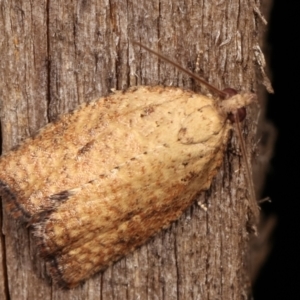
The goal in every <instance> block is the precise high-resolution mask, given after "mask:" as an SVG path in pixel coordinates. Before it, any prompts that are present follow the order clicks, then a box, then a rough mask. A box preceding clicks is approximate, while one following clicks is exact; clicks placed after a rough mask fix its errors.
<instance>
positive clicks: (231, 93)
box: [222, 88, 238, 99]
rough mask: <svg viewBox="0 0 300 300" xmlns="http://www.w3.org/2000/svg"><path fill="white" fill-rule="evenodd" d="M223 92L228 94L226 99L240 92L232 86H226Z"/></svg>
mask: <svg viewBox="0 0 300 300" xmlns="http://www.w3.org/2000/svg"><path fill="white" fill-rule="evenodd" d="M222 92H224V93H225V94H226V95H227V96H226V98H225V99H228V98H230V97H232V96H235V95H237V94H238V92H237V90H235V89H232V88H226V89H224V90H222Z"/></svg>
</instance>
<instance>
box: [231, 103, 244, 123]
mask: <svg viewBox="0 0 300 300" xmlns="http://www.w3.org/2000/svg"><path fill="white" fill-rule="evenodd" d="M246 115H247V113H246V108H245V107H241V108H239V109H238V110H237V112H236V113H235V116H234V114H233V113H229V114H228V119H229V120H230V122H231V123H235V122H236V120H238V121H239V122H242V121H243V120H244V119H245V118H246Z"/></svg>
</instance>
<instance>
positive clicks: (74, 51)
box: [0, 0, 263, 300]
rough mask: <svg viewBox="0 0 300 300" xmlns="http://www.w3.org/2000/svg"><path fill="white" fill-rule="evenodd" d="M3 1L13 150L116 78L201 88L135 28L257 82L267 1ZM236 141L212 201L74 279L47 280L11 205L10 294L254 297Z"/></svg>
mask: <svg viewBox="0 0 300 300" xmlns="http://www.w3.org/2000/svg"><path fill="white" fill-rule="evenodd" d="M0 5H1V11H2V18H0V28H1V37H0V38H1V43H0V47H1V48H0V53H1V61H0V64H1V69H0V78H1V80H0V93H1V94H0V100H1V126H2V137H3V151H4V152H5V151H8V150H9V149H10V148H12V147H13V146H15V145H17V144H18V143H19V142H20V141H21V140H22V139H23V138H25V137H26V136H28V135H31V134H33V133H34V132H36V130H38V129H39V128H41V127H42V126H44V125H45V124H46V123H47V122H49V121H51V120H53V119H55V118H56V117H57V116H58V115H59V114H61V113H64V112H67V111H70V110H71V109H73V108H74V107H76V106H77V105H78V104H79V103H82V102H84V101H90V100H93V99H94V98H97V97H99V96H102V95H106V94H108V93H109V90H110V89H111V88H117V89H123V88H126V87H128V86H131V85H136V84H147V85H156V84H165V85H175V86H181V87H185V88H193V89H196V90H199V88H198V87H196V86H195V84H194V83H193V81H192V80H191V79H190V78H188V77H187V76H185V75H183V74H181V73H180V72H178V71H177V70H175V69H174V67H173V66H170V65H168V64H166V63H164V62H160V61H159V60H158V59H157V58H156V57H154V56H152V55H151V54H149V53H147V52H145V51H144V50H142V51H140V50H139V48H138V47H136V46H134V47H133V46H132V44H130V40H132V39H134V40H139V41H140V42H142V43H143V44H145V45H148V46H150V47H151V48H153V49H155V50H159V51H161V52H162V53H164V54H166V55H168V56H169V57H172V58H173V59H174V60H176V61H177V62H179V63H180V64H181V65H183V66H186V67H187V68H190V69H191V70H195V69H196V60H197V56H198V53H199V52H200V56H199V57H200V60H199V66H200V75H203V77H204V78H205V79H207V80H209V81H210V82H211V83H213V84H215V85H216V86H218V87H220V88H225V87H227V86H230V87H233V88H235V89H237V90H244V91H254V92H255V91H257V89H258V88H257V82H258V79H257V77H256V76H257V73H258V72H257V70H258V68H257V64H256V61H255V59H256V58H255V56H254V52H253V47H254V46H257V45H258V43H259V31H260V30H261V28H263V24H262V22H261V19H260V18H259V17H257V13H255V12H254V6H256V7H258V8H259V1H256V2H255V1H251V0H242V1H238V0H232V1H225V0H224V1H218V2H216V1H198V2H196V1H190V0H188V1H180V0H172V1H171V0H161V1H146V0H143V1H136V0H134V1H123V0H120V1H103V0H98V1H95V0H91V1H60V2H59V1H37V0H35V1H33V2H32V1H31V2H28V1H24V0H23V1H7V2H5V1H0ZM129 39H130V40H129ZM258 71H259V70H258ZM202 91H203V89H202ZM260 100H261V99H260ZM257 112H258V108H257V107H255V106H252V107H251V108H250V109H249V116H248V118H247V121H246V122H245V131H246V132H247V139H246V140H247V143H248V145H252V144H253V143H255V142H256V141H257V138H256V136H255V133H256V125H257V123H256V122H255V121H256V116H257ZM236 145H237V141H236V138H235V137H233V138H232V140H231V142H230V143H229V146H228V150H227V152H226V154H225V158H224V164H223V166H222V168H221V169H220V172H219V174H218V175H217V177H216V178H215V180H214V183H213V186H212V188H211V189H210V190H209V191H208V192H206V193H204V194H203V195H202V196H201V199H200V201H201V202H204V203H206V204H207V206H208V211H207V212H205V211H204V210H202V209H201V208H200V207H199V206H198V205H197V204H195V205H193V207H191V208H190V209H189V210H188V211H187V212H186V213H185V214H184V215H183V216H182V217H181V218H180V220H179V221H178V222H176V223H174V224H173V225H172V226H171V228H170V229H168V230H166V231H163V232H161V233H159V234H158V235H157V236H156V237H155V238H154V239H152V240H151V241H150V242H149V243H148V244H146V245H144V246H143V247H141V248H140V249H138V250H136V251H135V252H133V253H132V254H131V255H128V256H127V257H126V258H124V259H122V260H120V261H119V262H117V263H116V264H114V265H113V266H112V267H110V268H109V269H108V270H107V271H105V272H104V273H100V274H98V275H97V276H95V277H94V278H91V279H90V280H88V281H87V282H86V283H85V284H84V285H83V286H80V287H78V288H76V289H74V290H70V291H62V290H59V289H58V288H57V287H56V286H52V285H51V282H50V283H49V278H48V277H47V275H46V273H45V264H44V262H43V261H42V260H40V259H39V258H38V256H37V253H36V250H35V248H34V245H33V244H32V240H31V238H30V231H29V230H28V229H26V228H25V226H24V225H22V224H19V223H16V222H15V221H14V220H11V219H10V218H7V216H6V215H5V214H4V221H3V222H4V223H3V228H2V231H3V234H4V242H3V243H2V244H1V247H3V248H2V249H1V253H5V255H6V256H5V259H6V261H5V262H4V263H5V265H6V266H7V268H2V270H1V272H2V273H0V275H1V276H2V277H1V283H0V287H1V290H0V297H1V299H5V297H7V298H6V299H8V296H7V295H8V294H9V297H10V299H18V300H19V299H45V300H46V299H242V298H246V297H247V295H248V292H249V286H250V283H249V279H248V278H249V267H251V266H249V265H248V263H247V262H248V252H249V249H248V240H249V226H248V225H249V224H248V223H247V219H248V210H247V207H248V206H247V200H246V198H245V196H246V189H247V187H245V185H244V177H243V176H242V171H243V167H242V162H241V159H240V157H239V155H238V154H237V153H236V151H235V147H236ZM249 149H252V148H251V146H249ZM260 176H261V175H260ZM1 267H2V266H1ZM47 279H48V280H47ZM5 286H7V289H5ZM5 290H6V291H5ZM5 293H6V294H5Z"/></svg>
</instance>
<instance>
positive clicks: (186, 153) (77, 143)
mask: <svg viewBox="0 0 300 300" xmlns="http://www.w3.org/2000/svg"><path fill="white" fill-rule="evenodd" d="M136 44H138V43H136ZM139 45H140V44H139ZM140 46H141V47H144V48H146V49H147V50H148V51H150V52H152V53H154V54H157V53H155V52H153V51H152V50H150V49H148V48H147V47H145V46H143V45H140ZM160 57H162V56H161V55H160ZM162 58H163V59H166V60H167V61H168V59H167V58H165V57H162ZM172 63H173V62H172ZM173 64H174V65H175V66H178V65H177V64H175V63H173ZM179 68H180V69H182V68H181V67H179ZM183 70H184V71H185V72H187V73H188V74H189V75H192V74H190V72H189V71H187V70H185V69H183ZM193 76H194V77H195V75H193ZM197 79H198V78H197ZM200 81H201V82H203V80H200ZM205 84H207V85H208V87H210V88H211V89H212V90H213V91H214V92H216V91H217V92H218V93H219V95H220V96H222V97H223V98H226V99H225V100H223V101H222V102H217V101H215V100H213V99H211V98H209V97H206V96H204V95H201V94H196V93H194V92H192V91H188V90H183V89H181V88H176V87H162V86H153V87H150V86H137V87H132V88H129V89H128V90H126V91H115V92H114V93H112V94H111V95H109V96H107V97H102V98H100V99H98V100H95V101H93V102H90V103H86V104H83V105H81V106H80V107H79V108H78V109H76V110H74V111H73V112H71V113H68V114H65V115H62V116H61V117H60V118H59V119H58V120H57V121H55V122H53V123H50V124H48V125H47V126H46V127H44V128H43V129H42V130H40V131H39V132H38V133H37V135H36V136H34V137H30V138H28V139H26V140H25V141H24V142H23V143H22V144H21V145H20V146H19V147H17V148H16V149H13V150H12V151H10V152H8V153H6V154H5V155H3V156H2V157H1V158H0V195H2V196H3V199H4V202H5V208H6V210H7V212H8V213H9V214H10V215H11V216H12V217H14V218H16V219H19V220H21V221H23V222H25V223H27V224H29V225H31V226H32V227H33V234H34V236H35V237H36V240H37V247H38V250H39V253H40V255H41V256H42V257H43V258H44V259H45V260H46V261H47V264H48V269H49V272H50V274H51V276H52V278H53V280H54V281H55V282H56V283H58V284H59V285H60V286H62V287H67V288H72V287H75V286H76V285H78V284H79V283H80V282H82V281H84V280H85V279H87V278H88V277H90V276H91V275H93V274H95V273H97V272H99V271H101V270H104V269H105V268H106V267H107V266H108V265H110V264H111V263H112V262H114V261H116V260H118V259H119V258H121V257H123V256H124V255H126V254H127V253H129V252H131V251H133V250H134V249H136V248H137V247H138V246H140V245H142V244H143V243H145V242H146V241H147V240H148V239H149V238H150V237H152V236H153V235H154V234H155V233H157V232H158V231H160V230H161V229H163V228H167V227H168V226H169V225H170V223H171V222H172V221H174V220H176V219H178V217H179V216H180V215H181V214H182V212H183V211H184V210H185V209H186V208H187V207H188V206H190V205H191V204H192V203H193V201H194V200H195V198H196V196H197V195H198V194H199V193H200V192H201V191H203V190H206V189H208V188H209V186H210V184H211V181H212V178H213V177H214V176H215V174H216V172H217V171H218V168H219V166H220V164H221V163H222V160H223V153H224V151H225V149H226V145H227V140H228V133H229V131H230V129H231V127H232V125H231V123H230V122H229V121H228V114H229V113H230V114H231V116H232V117H233V119H235V120H236V121H238V119H239V117H238V112H239V109H240V108H242V107H244V106H247V105H249V104H250V103H252V102H253V101H254V100H255V95H254V94H251V93H249V94H235V93H232V90H227V92H226V91H225V92H222V91H219V90H218V89H216V88H215V87H212V86H211V85H209V84H208V83H205ZM232 94H235V95H232ZM236 124H238V122H237V123H236ZM238 128H239V127H238ZM238 132H239V134H240V135H241V131H240V129H239V130H238ZM241 147H242V149H243V151H244V152H245V154H246V150H245V146H244V145H242V146H241ZM246 160H247V158H246ZM247 173H248V175H249V178H251V176H250V175H251V173H250V170H249V169H248V170H247ZM249 181H251V180H249ZM252 187H253V186H252ZM250 194H251V195H250V196H251V197H253V201H254V202H252V204H251V205H252V210H253V213H254V215H255V217H257V214H258V209H257V204H256V202H255V197H254V196H253V195H254V192H253V190H252V191H250Z"/></svg>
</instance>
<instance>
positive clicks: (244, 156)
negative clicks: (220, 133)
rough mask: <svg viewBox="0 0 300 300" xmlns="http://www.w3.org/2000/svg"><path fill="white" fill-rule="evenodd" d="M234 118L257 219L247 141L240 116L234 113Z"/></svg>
mask: <svg viewBox="0 0 300 300" xmlns="http://www.w3.org/2000/svg"><path fill="white" fill-rule="evenodd" d="M234 118H235V125H236V129H237V130H236V131H237V135H238V138H239V142H240V147H241V151H242V157H243V161H244V165H245V168H246V183H247V185H248V187H249V194H250V201H249V205H250V207H251V211H252V212H253V214H254V217H255V218H256V219H257V218H258V205H257V201H256V195H255V189H254V184H253V179H252V175H251V171H250V167H249V161H248V153H247V150H246V145H245V141H244V138H243V135H242V130H241V126H240V122H239V117H238V115H237V114H234Z"/></svg>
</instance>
